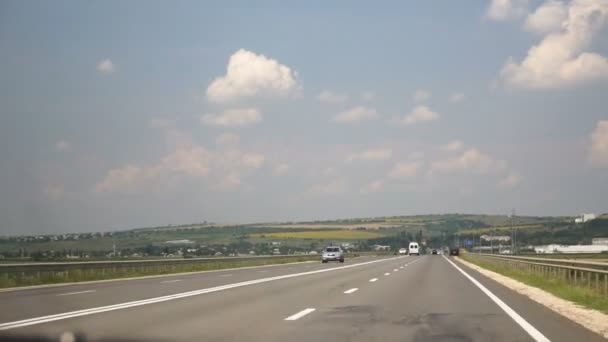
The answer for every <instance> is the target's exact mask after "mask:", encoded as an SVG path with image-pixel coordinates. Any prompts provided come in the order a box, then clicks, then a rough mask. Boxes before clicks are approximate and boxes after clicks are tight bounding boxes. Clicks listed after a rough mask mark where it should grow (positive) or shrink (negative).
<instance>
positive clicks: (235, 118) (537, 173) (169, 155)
mask: <svg viewBox="0 0 608 342" xmlns="http://www.w3.org/2000/svg"><path fill="white" fill-rule="evenodd" d="M607 58H608V0H571V1H565V0H564V1H557V0H546V1H534V0H529V1H528V0H492V1H465V2H463V1H447V0H446V1H438V0H437V1H420V2H417V3H415V4H414V3H412V2H404V1H380V2H368V1H333V2H326V1H306V2H297V3H296V2H291V3H287V2H284V1H259V2H255V3H253V2H250V1H176V2H173V1H88V2H82V1H53V2H41V1H38V2H36V1H2V2H0V235H14V234H54V233H67V232H89V231H110V230H118V229H128V228H136V227H145V226H160V225H166V224H185V223H195V222H203V221H211V222H218V223H244V222H269V221H291V220H314V219H333V218H349V217H372V216H388V215H391V216H392V215H412V214H428V213H488V214H508V213H510V212H511V209H515V210H516V212H517V214H521V215H576V214H579V213H582V212H594V213H602V212H608V207H607V206H608V195H607V194H608V96H606V95H608V60H607Z"/></svg>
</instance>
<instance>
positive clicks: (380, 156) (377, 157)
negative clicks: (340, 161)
mask: <svg viewBox="0 0 608 342" xmlns="http://www.w3.org/2000/svg"><path fill="white" fill-rule="evenodd" d="M392 157H393V150H392V149H390V148H386V147H380V148H371V149H368V150H365V151H362V152H359V153H353V154H351V155H349V156H348V157H347V158H346V161H348V162H353V161H384V160H389V159H391V158H392Z"/></svg>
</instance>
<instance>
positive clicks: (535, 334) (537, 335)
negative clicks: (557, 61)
mask: <svg viewBox="0 0 608 342" xmlns="http://www.w3.org/2000/svg"><path fill="white" fill-rule="evenodd" d="M443 258H444V259H445V260H446V261H447V262H449V263H450V264H452V266H454V267H455V268H456V269H457V270H458V271H459V272H460V273H462V274H463V275H464V276H465V277H467V278H468V279H469V280H470V281H471V282H472V283H473V284H475V286H477V287H478V288H479V289H480V290H481V292H483V293H484V294H485V295H486V296H488V297H490V299H491V300H492V301H494V303H496V305H498V307H500V308H501V309H502V310H503V311H504V312H505V313H506V314H507V315H509V317H511V318H512V319H513V320H514V321H515V323H517V324H519V326H520V327H521V328H522V329H524V330H525V331H526V332H527V333H528V335H530V337H532V339H534V341H537V342H551V340H549V339H548V338H546V337H545V335H543V334H542V333H541V332H540V331H538V330H536V328H535V327H534V326H532V324H530V323H528V321H526V320H525V319H524V318H523V317H521V316H520V315H519V314H518V313H517V312H515V310H513V309H511V307H509V306H508V305H507V304H505V302H503V301H502V300H501V299H500V298H498V297H497V296H496V295H495V294H493V293H492V292H490V290H488V289H487V288H486V287H485V286H483V285H482V284H481V283H480V282H479V281H477V279H475V278H473V277H471V276H470V275H469V274H468V273H467V272H465V271H463V270H462V268H460V267H458V266H457V265H456V264H455V263H454V262H452V260H450V259H448V258H447V257H445V256H443Z"/></svg>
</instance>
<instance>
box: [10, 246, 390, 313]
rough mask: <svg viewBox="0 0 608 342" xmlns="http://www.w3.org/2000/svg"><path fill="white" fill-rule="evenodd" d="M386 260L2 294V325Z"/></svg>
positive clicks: (308, 264) (293, 265) (263, 268)
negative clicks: (92, 308) (209, 288)
mask: <svg viewBox="0 0 608 342" xmlns="http://www.w3.org/2000/svg"><path fill="white" fill-rule="evenodd" d="M384 258H386V257H373V256H364V257H358V258H351V259H347V260H346V261H345V263H344V264H339V263H329V264H321V263H320V262H305V263H291V264H282V265H267V266H256V267H247V268H241V269H229V270H218V271H211V272H198V273H190V274H178V275H167V276H161V277H148V278H141V279H128V280H115V281H103V282H93V283H87V284H73V285H62V286H52V287H39V288H34V289H24V290H16V291H8V292H0V308H2V310H0V322H8V321H16V320H21V319H27V318H30V317H38V316H45V315H51V314H56V313H62V312H68V311H74V310H81V309H86V308H90V307H99V306H105V305H112V304H119V303H124V302H128V301H134V300H143V299H147V298H154V297H159V296H166V295H171V294H175V293H182V292H187V291H193V290H198V289H201V288H207V287H214V286H220V285H224V284H230V283H236V282H242V281H247V280H252V279H258V278H264V277H272V276H279V275H284V274H291V273H298V272H306V271H313V270H319V269H328V268H334V267H340V266H343V265H350V264H353V263H361V262H366V261H370V260H379V259H384ZM68 297H71V298H68Z"/></svg>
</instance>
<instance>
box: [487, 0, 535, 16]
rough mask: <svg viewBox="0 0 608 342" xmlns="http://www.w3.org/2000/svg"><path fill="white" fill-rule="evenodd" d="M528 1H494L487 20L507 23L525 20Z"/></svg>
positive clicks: (488, 11) (489, 8) (488, 10)
mask: <svg viewBox="0 0 608 342" xmlns="http://www.w3.org/2000/svg"><path fill="white" fill-rule="evenodd" d="M528 2H529V1H528V0H492V2H491V3H490V6H489V7H488V9H487V11H486V18H489V19H492V20H496V21H507V20H514V19H519V18H523V17H524V16H525V15H526V14H527V13H528Z"/></svg>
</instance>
